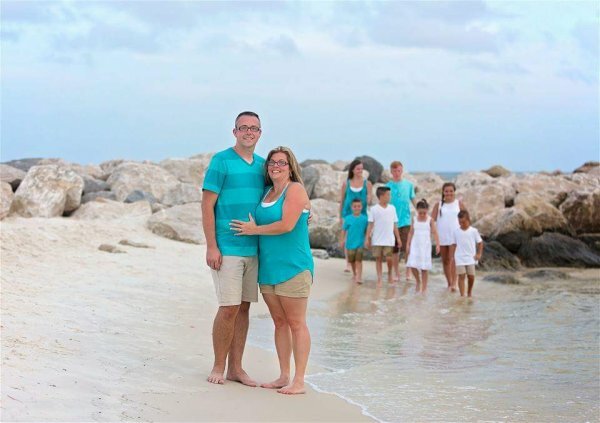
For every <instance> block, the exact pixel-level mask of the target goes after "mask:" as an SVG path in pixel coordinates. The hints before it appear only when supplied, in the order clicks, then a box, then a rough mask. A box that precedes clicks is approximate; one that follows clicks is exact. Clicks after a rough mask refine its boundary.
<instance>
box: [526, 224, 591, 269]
mask: <svg viewBox="0 0 600 423" xmlns="http://www.w3.org/2000/svg"><path fill="white" fill-rule="evenodd" d="M519 257H521V261H522V262H523V264H525V265H526V266H528V267H600V255H598V254H596V253H594V252H593V251H592V250H591V249H590V248H589V247H588V246H587V245H586V244H584V243H583V242H581V241H579V240H577V239H573V238H569V237H568V236H566V235H563V234H559V233H553V232H546V233H544V234H542V235H541V236H539V237H536V238H532V239H531V240H529V241H527V242H525V243H524V244H523V245H522V246H521V248H520V249H519Z"/></svg>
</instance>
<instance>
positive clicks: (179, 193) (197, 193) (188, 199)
mask: <svg viewBox="0 0 600 423" xmlns="http://www.w3.org/2000/svg"><path fill="white" fill-rule="evenodd" d="M201 201H202V188H200V187H199V186H198V185H194V184H186V183H180V184H179V185H177V186H176V187H175V188H172V189H170V190H169V191H167V193H166V194H165V195H164V196H163V199H162V202H161V203H162V204H164V205H166V206H178V205H180V204H187V203H200V202H201Z"/></svg>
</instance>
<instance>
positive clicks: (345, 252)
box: [344, 248, 352, 272]
mask: <svg viewBox="0 0 600 423" xmlns="http://www.w3.org/2000/svg"><path fill="white" fill-rule="evenodd" d="M344 257H345V258H346V268H345V269H344V272H350V269H351V267H352V265H351V264H350V260H348V250H347V249H346V248H344Z"/></svg>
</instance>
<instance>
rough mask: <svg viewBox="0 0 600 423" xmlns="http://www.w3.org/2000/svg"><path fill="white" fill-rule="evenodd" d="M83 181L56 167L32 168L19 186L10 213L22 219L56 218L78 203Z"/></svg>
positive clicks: (79, 202)
mask: <svg viewBox="0 0 600 423" xmlns="http://www.w3.org/2000/svg"><path fill="white" fill-rule="evenodd" d="M82 191H83V179H82V178H81V176H79V175H77V174H76V173H75V172H74V171H72V170H70V169H65V168H63V167H61V166H58V165H43V166H34V167H32V168H31V169H30V170H29V172H27V175H26V176H25V179H23V181H22V182H21V184H20V185H19V188H18V189H17V192H16V193H15V197H14V199H13V202H12V205H11V211H10V213H11V214H17V215H20V216H23V217H56V216H62V215H63V214H64V213H68V212H71V211H73V210H75V209H77V207H79V205H80V204H81V193H82Z"/></svg>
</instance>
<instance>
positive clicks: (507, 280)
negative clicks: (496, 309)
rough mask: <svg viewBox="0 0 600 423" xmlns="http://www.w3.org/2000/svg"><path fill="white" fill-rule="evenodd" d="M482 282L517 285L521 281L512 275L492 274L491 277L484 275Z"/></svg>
mask: <svg viewBox="0 0 600 423" xmlns="http://www.w3.org/2000/svg"><path fill="white" fill-rule="evenodd" d="M483 280H484V281H486V282H495V283H501V284H503V285H519V284H520V283H521V281H520V280H519V278H517V277H516V276H515V274H514V273H512V272H511V273H493V274H491V275H485V276H484V277H483Z"/></svg>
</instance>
